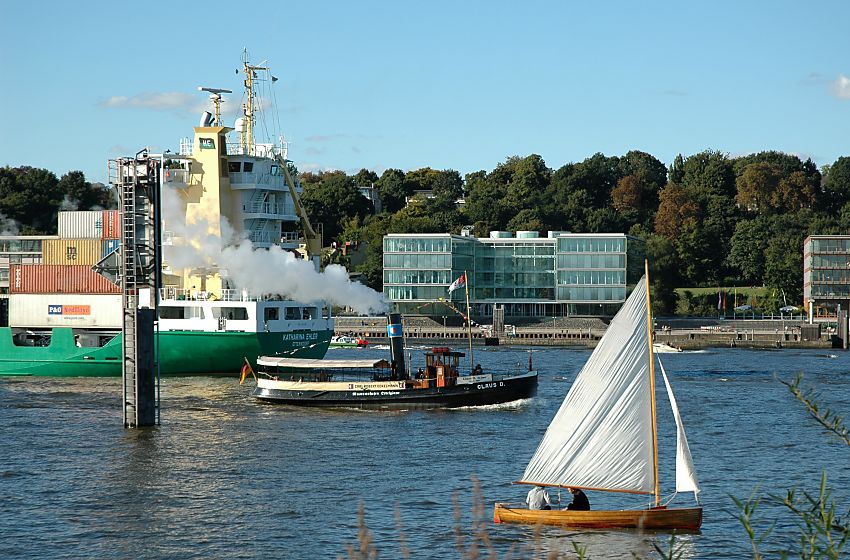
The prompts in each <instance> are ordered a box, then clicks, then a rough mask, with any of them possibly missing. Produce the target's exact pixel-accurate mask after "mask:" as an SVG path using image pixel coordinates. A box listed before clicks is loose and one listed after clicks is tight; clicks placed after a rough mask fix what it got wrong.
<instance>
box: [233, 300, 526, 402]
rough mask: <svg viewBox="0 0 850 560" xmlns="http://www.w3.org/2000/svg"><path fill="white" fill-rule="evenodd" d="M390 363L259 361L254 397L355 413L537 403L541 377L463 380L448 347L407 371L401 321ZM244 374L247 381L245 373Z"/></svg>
mask: <svg viewBox="0 0 850 560" xmlns="http://www.w3.org/2000/svg"><path fill="white" fill-rule="evenodd" d="M390 317H391V318H390V324H389V325H388V327H387V332H388V333H389V335H390V342H391V344H390V348H391V359H390V360H389V361H388V360H386V359H378V360H305V359H297V358H282V357H276V356H261V357H259V358H258V359H257V366H258V369H259V371H258V373H257V374H256V381H257V386H256V389H254V392H253V396H254V397H256V398H258V399H260V400H261V401H264V402H270V403H280V404H290V405H302V406H327V407H355V408H386V409H409V408H436V407H442V408H456V407H462V406H481V405H491V404H499V403H504V402H510V401H515V400H518V399H526V398H530V397H533V396H534V395H535V394H536V392H537V378H538V374H537V371H534V370H533V369H532V368H531V363H529V368H528V370H527V371H525V370H518V371H513V372H501V373H496V372H484V371H483V370H481V368H480V366H476V367H475V369H473V370H472V371H471V372H470V373H469V374H467V375H461V374H460V358H463V357H464V356H465V354H464V353H463V352H454V351H452V350H450V349H449V348H446V347H438V348H433V349H432V350H431V351H429V352H426V353H425V367H424V368H421V367H420V368H418V371H417V372H416V373H412V372H410V373H408V372H407V371H406V369H405V363H404V352H403V342H402V334H401V324H400V317H399V316H398V314H392V315H391V316H390ZM249 369H250V368H248V367H247V366H246V370H243V379H244V375H245V373H246V371H247V370H249Z"/></svg>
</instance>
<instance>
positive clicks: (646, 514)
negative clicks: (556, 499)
mask: <svg viewBox="0 0 850 560" xmlns="http://www.w3.org/2000/svg"><path fill="white" fill-rule="evenodd" d="M493 521H494V522H496V523H522V524H527V525H558V526H562V527H581V528H586V529H645V530H656V531H669V530H674V529H675V530H677V531H698V530H699V528H700V525H702V508H700V507H697V508H653V509H642V510H628V509H625V510H591V511H573V510H555V509H552V510H533V509H528V508H525V507H522V508H520V507H511V506H510V505H509V504H502V503H496V507H495V509H494V510H493Z"/></svg>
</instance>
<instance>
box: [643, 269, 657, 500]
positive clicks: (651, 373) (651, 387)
mask: <svg viewBox="0 0 850 560" xmlns="http://www.w3.org/2000/svg"><path fill="white" fill-rule="evenodd" d="M643 265H644V268H645V269H646V271H645V272H646V274H645V278H646V328H647V338H648V340H649V400H650V403H651V404H650V407H651V409H652V468H653V476H654V478H655V507H658V505H659V503H660V501H661V497H660V495H659V489H658V424H657V422H656V418H655V356H654V355H653V351H652V306H651V304H650V301H649V260H644V261H643Z"/></svg>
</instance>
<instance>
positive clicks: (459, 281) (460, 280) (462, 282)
mask: <svg viewBox="0 0 850 560" xmlns="http://www.w3.org/2000/svg"><path fill="white" fill-rule="evenodd" d="M464 286H466V273H465V272H464V273H463V274H461V275H460V278H458V279H457V280H455V281H454V282H452V285H451V286H449V293H452V292H453V291H455V290H458V289H460V288H463V287H464Z"/></svg>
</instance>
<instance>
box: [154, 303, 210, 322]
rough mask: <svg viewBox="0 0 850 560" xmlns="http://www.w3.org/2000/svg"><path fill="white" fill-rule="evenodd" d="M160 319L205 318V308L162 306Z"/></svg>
mask: <svg viewBox="0 0 850 560" xmlns="http://www.w3.org/2000/svg"><path fill="white" fill-rule="evenodd" d="M159 318H160V319H203V318H204V310H203V309H202V308H201V307H198V306H192V305H187V306H161V307H160V308H159Z"/></svg>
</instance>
